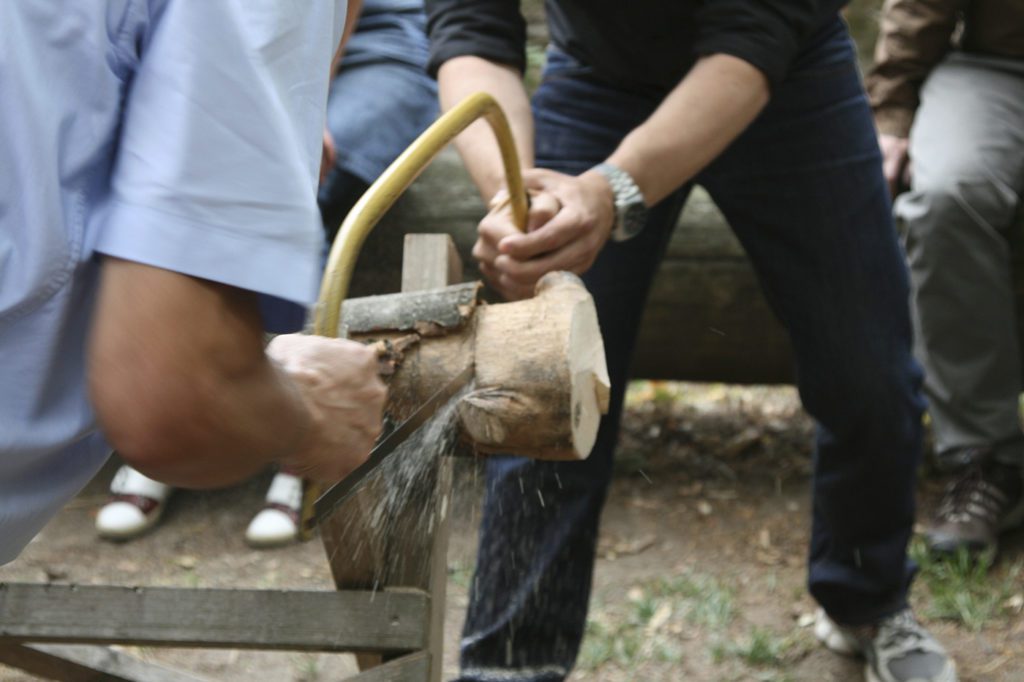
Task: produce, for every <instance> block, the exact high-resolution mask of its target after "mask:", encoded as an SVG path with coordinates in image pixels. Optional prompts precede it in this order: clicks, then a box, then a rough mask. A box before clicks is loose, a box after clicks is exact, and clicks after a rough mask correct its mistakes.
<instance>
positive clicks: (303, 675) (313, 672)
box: [295, 654, 320, 682]
mask: <svg viewBox="0 0 1024 682" xmlns="http://www.w3.org/2000/svg"><path fill="white" fill-rule="evenodd" d="M295 668H296V670H295V672H296V680H298V682H317V680H319V679H320V661H319V660H317V657H316V656H314V655H311V654H305V655H303V656H302V657H301V658H299V659H298V660H297V661H296V662H295Z"/></svg>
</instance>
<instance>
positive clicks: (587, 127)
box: [460, 59, 685, 682]
mask: <svg viewBox="0 0 1024 682" xmlns="http://www.w3.org/2000/svg"><path fill="white" fill-rule="evenodd" d="M554 66H555V71H554V73H551V72H549V73H548V77H547V80H546V81H545V83H544V84H543V85H542V87H541V89H540V91H539V92H538V94H537V96H536V98H535V100H534V109H535V117H536V120H537V150H538V158H537V165H538V166H541V167H546V168H554V169H556V170H562V171H564V172H570V173H578V172H580V171H583V170H585V169H587V168H589V167H590V166H592V165H593V164H595V163H598V162H599V161H601V160H603V159H604V158H606V157H607V155H608V154H610V153H611V151H612V150H613V149H614V147H615V146H616V145H617V144H618V142H619V140H620V139H621V138H622V136H623V135H624V134H625V133H626V132H628V131H629V130H630V129H631V128H632V127H634V126H636V125H637V124H639V123H640V122H641V121H642V120H643V118H644V117H645V116H646V115H647V114H648V113H649V112H650V110H651V107H653V103H651V102H647V101H632V100H630V99H628V98H626V97H624V96H622V95H620V94H618V93H613V92H611V91H610V90H608V89H605V88H602V87H599V86H597V85H595V84H594V83H591V82H588V81H586V80H585V79H580V78H578V77H577V76H579V75H580V74H579V73H577V72H575V71H574V72H566V71H564V70H561V69H559V68H558V67H559V62H558V61H557V59H556V60H555V64H554ZM584 121H586V123H584ZM684 199H685V192H682V191H681V192H679V193H677V194H676V195H675V196H673V197H671V198H670V199H668V200H666V201H665V202H663V203H662V204H661V205H660V206H658V207H657V209H656V210H655V211H654V212H653V215H652V218H651V222H650V224H649V225H648V227H647V229H645V231H644V232H643V233H642V234H641V235H640V236H638V237H637V238H636V239H634V240H632V241H630V242H626V243H624V244H609V246H608V247H606V248H605V250H604V251H603V252H602V254H601V256H600V257H599V258H598V261H597V263H596V264H595V265H594V267H593V268H591V270H590V271H589V272H588V273H586V275H585V276H584V281H585V282H586V283H587V286H588V288H589V289H590V291H591V293H593V295H594V298H595V302H596V304H597V311H598V319H599V322H600V324H601V329H602V332H603V335H604V343H605V350H606V355H607V358H608V369H609V374H610V377H611V380H612V399H611V409H610V411H609V414H608V416H607V417H606V418H605V419H604V421H603V422H602V424H601V429H600V432H599V434H598V439H597V443H596V445H595V447H594V450H593V452H592V453H591V455H590V457H589V458H588V459H587V460H586V461H583V462H537V461H532V460H528V459H524V458H521V457H512V456H508V457H494V458H492V459H491V460H490V461H489V462H488V464H487V490H486V499H485V505H484V512H483V521H482V525H481V531H480V553H479V557H478V559H477V568H476V575H475V577H474V580H473V587H472V590H471V599H470V605H469V610H468V614H467V619H466V626H465V630H464V633H463V640H462V676H461V677H460V680H463V681H464V682H469V681H473V682H486V681H488V680H499V679H500V680H502V681H503V682H504V681H514V682H549V681H557V680H562V679H564V678H565V677H566V675H567V674H568V672H569V670H570V669H571V668H572V665H573V663H574V662H575V660H576V653H577V651H578V649H579V644H580V640H581V639H582V637H583V629H584V625H585V623H586V615H587V603H588V599H589V596H590V584H591V574H592V569H593V563H594V552H595V545H596V540H597V529H598V521H599V518H600V514H601V507H602V505H603V504H604V500H605V493H606V490H607V486H608V482H609V479H610V477H611V471H612V456H613V451H614V447H615V442H616V437H617V433H618V424H619V413H620V410H621V408H622V398H623V392H624V387H625V382H626V375H627V371H628V364H629V357H630V354H631V352H632V348H633V342H634V338H635V336H636V329H637V326H638V325H639V322H640V315H641V313H642V312H643V303H644V300H645V298H646V296H647V291H648V288H649V285H650V281H651V277H652V275H653V273H654V271H655V269H656V268H657V264H658V262H659V261H660V260H661V257H662V255H663V253H664V250H665V245H666V243H667V239H668V235H669V233H670V230H671V227H672V225H674V224H675V219H676V217H677V216H678V214H679V210H680V208H681V207H682V203H683V201H684Z"/></svg>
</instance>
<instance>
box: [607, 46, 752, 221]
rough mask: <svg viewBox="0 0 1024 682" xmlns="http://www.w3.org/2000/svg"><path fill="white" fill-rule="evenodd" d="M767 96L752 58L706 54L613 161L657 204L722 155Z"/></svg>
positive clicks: (613, 157) (635, 131)
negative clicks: (750, 60)
mask: <svg viewBox="0 0 1024 682" xmlns="http://www.w3.org/2000/svg"><path fill="white" fill-rule="evenodd" d="M768 98H769V87H768V80H767V79H766V78H765V76H764V74H763V73H762V72H761V71H759V70H758V69H756V68H755V67H753V66H751V65H750V64H749V63H747V62H745V61H743V60H741V59H738V58H736V57H731V56H728V55H722V54H719V55H712V56H709V57H705V58H703V59H701V60H700V61H698V62H697V64H696V65H695V66H694V67H693V69H691V70H690V73H689V74H687V76H686V78H684V79H683V81H682V82H681V83H680V84H679V85H678V86H676V88H675V89H674V90H673V91H672V92H671V93H669V95H668V97H667V98H666V99H665V100H664V101H663V102H662V103H661V105H660V106H659V107H658V108H657V110H655V112H654V113H653V114H652V115H651V116H650V118H648V119H647V120H646V121H645V122H644V123H643V124H641V125H640V126H639V127H637V128H635V129H634V130H633V131H632V132H630V133H629V135H627V136H626V138H625V139H624V140H623V141H622V143H621V144H620V145H619V147H618V148H617V149H616V150H615V152H614V153H613V154H612V155H611V156H610V157H609V159H608V161H609V162H610V163H612V164H614V165H616V166H618V167H619V168H622V169H623V170H625V171H626V172H628V173H629V174H630V175H631V176H633V179H634V180H635V181H636V183H637V185H638V186H639V187H640V191H641V192H642V193H643V196H644V201H645V203H647V205H649V206H650V205H654V204H656V203H657V202H659V201H661V200H662V199H664V198H665V197H666V196H668V195H669V194H671V193H672V192H674V191H675V190H676V189H678V188H679V187H680V186H682V185H683V184H684V183H686V182H687V181H688V180H690V179H692V178H693V177H694V176H695V175H696V174H697V173H698V172H699V171H700V170H701V169H702V168H704V166H706V165H707V164H708V163H710V162H711V161H712V160H713V159H714V158H715V157H716V156H718V155H719V154H720V153H721V152H722V151H723V150H724V149H725V148H726V146H728V145H729V143H730V142H732V141H733V140H734V139H735V138H736V137H737V136H738V135H739V134H740V133H741V132H743V130H744V129H745V128H746V127H747V126H748V125H750V123H751V122H752V121H753V120H754V119H755V118H756V117H757V115H758V113H759V112H760V111H761V109H762V108H764V106H765V104H767V102H768Z"/></svg>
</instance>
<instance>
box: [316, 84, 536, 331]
mask: <svg viewBox="0 0 1024 682" xmlns="http://www.w3.org/2000/svg"><path fill="white" fill-rule="evenodd" d="M480 118H483V119H485V120H486V121H487V122H488V123H489V124H490V125H491V129H492V130H493V131H494V135H495V137H496V138H497V141H498V147H499V148H500V149H501V157H502V163H503V164H504V166H505V181H506V184H507V185H508V192H509V197H510V201H511V204H512V218H513V220H514V221H515V223H516V225H517V226H519V228H520V229H521V230H523V231H525V229H526V213H527V197H526V191H525V188H524V187H523V177H522V171H521V170H520V167H519V155H518V154H517V153H516V145H515V139H514V138H513V137H512V129H511V128H510V127H509V124H508V119H507V118H506V117H505V113H504V112H503V111H502V110H501V107H500V106H499V105H498V103H497V101H495V99H494V98H493V97H491V96H490V95H488V94H487V93H483V92H478V93H477V94H475V95H470V96H469V97H467V98H466V99H464V100H463V101H462V102H460V103H459V104H458V105H457V106H455V107H453V108H452V109H451V110H450V111H448V112H447V113H446V114H444V115H443V116H441V117H440V118H439V119H437V121H435V122H434V124H433V125H431V126H430V127H429V128H427V129H426V130H425V131H423V133H422V134H421V135H420V136H419V137H418V138H416V141H414V142H413V143H412V144H411V145H409V147H408V148H407V149H406V150H405V151H404V152H402V154H401V155H400V156H399V157H398V158H397V159H395V161H394V162H393V163H392V164H391V165H390V166H388V168H387V170H385V171H384V172H383V173H382V174H381V176H380V177H379V178H377V181H376V182H375V183H373V184H372V185H371V186H370V188H369V189H368V190H366V193H365V194H363V196H362V198H360V199H359V201H358V202H356V205H355V206H353V207H352V210H351V211H349V214H348V216H347V217H346V218H345V221H344V222H343V223H342V224H341V228H340V229H339V230H338V236H337V237H336V238H335V240H334V244H333V245H332V246H331V253H330V256H329V257H328V259H327V268H326V269H325V270H324V276H323V280H322V282H321V284H320V298H319V300H318V301H317V307H316V314H315V317H314V323H313V332H314V333H315V334H319V335H321V336H330V337H335V336H337V335H338V323H339V322H340V318H341V303H342V301H344V300H345V297H346V296H347V295H348V287H349V284H350V283H351V281H352V272H353V271H354V270H355V265H356V259H357V258H358V256H359V250H360V249H361V248H362V246H363V242H364V241H365V240H366V237H367V236H368V235H369V234H370V231H371V230H372V229H373V228H374V226H376V224H377V222H378V221H380V219H381V217H383V215H384V214H385V213H386V212H387V210H388V209H389V208H391V206H392V205H394V203H395V201H397V200H398V197H400V196H401V195H402V193H403V192H405V190H406V189H408V187H409V185H411V184H412V183H413V181H414V180H416V178H417V177H419V175H420V173H422V172H423V171H424V170H425V169H426V168H427V166H429V165H430V162H431V161H433V160H434V157H435V156H437V155H438V153H439V152H440V151H441V150H442V149H444V147H445V146H446V145H447V144H448V143H449V142H451V141H452V140H453V139H455V137H456V136H457V135H458V134H459V133H461V132H462V131H463V130H465V129H466V128H468V127H469V126H470V124H472V123H474V122H476V121H477V120H478V119H480Z"/></svg>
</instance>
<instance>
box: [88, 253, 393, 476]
mask: <svg viewBox="0 0 1024 682" xmlns="http://www.w3.org/2000/svg"><path fill="white" fill-rule="evenodd" d="M283 343H284V344H285V345H287V344H288V342H287V341H284V342H283ZM294 344H298V346H299V348H294V347H293V348H291V349H289V348H285V349H284V350H283V351H282V350H277V351H274V350H273V349H271V352H272V353H274V354H275V355H276V356H277V359H278V361H272V360H271V359H270V358H269V357H268V355H267V354H266V353H264V350H263V334H262V330H261V320H260V316H259V312H258V310H257V305H256V299H255V296H254V295H253V294H251V293H249V292H245V291H242V290H239V289H235V288H232V287H228V286H224V285H220V284H216V283H213V282H210V281H207V280H201V279H196V278H193V277H188V276H185V275H181V274H178V273H174V272H171V271H168V270H162V269H159V268H153V267H149V266H146V265H142V264H139V263H133V262H130V261H125V260H119V259H115V258H106V259H105V260H104V263H103V279H102V284H101V287H100V296H99V301H98V304H97V311H96V316H95V318H94V326H93V330H92V335H91V339H90V348H89V387H90V392H91V395H92V400H93V404H94V406H95V409H96V411H97V414H98V416H99V419H100V423H101V425H102V427H103V429H104V431H105V432H106V435H107V437H108V438H109V440H110V442H111V444H112V445H113V446H114V447H115V448H116V449H117V450H118V451H119V452H120V454H121V455H122V457H124V458H125V459H126V460H127V461H128V462H129V463H130V464H132V465H133V466H135V467H137V468H139V469H140V470H141V471H143V472H144V473H146V474H147V475H149V476H152V477H154V478H157V479H159V480H162V481H164V482H167V483H170V484H173V485H182V486H189V487H208V486H219V485H224V484H228V483H233V482H236V481H238V480H241V479H242V478H244V477H246V476H249V475H251V474H253V473H255V472H257V471H259V470H260V469H261V468H262V467H264V466H266V465H267V464H268V463H270V462H273V461H285V462H287V463H288V464H289V465H291V466H294V467H297V468H298V469H300V470H302V471H305V472H308V473H309V474H310V475H311V476H312V477H314V478H320V479H325V480H336V479H338V478H340V477H342V476H344V475H345V474H346V473H348V472H349V471H351V469H352V468H354V467H355V466H357V465H358V464H359V462H361V461H362V459H363V458H364V457H365V454H366V452H367V451H368V450H369V447H370V445H371V443H372V439H373V438H374V437H375V436H376V433H377V431H378V430H379V426H380V411H381V409H382V406H383V399H384V389H383V386H382V385H381V384H380V382H379V379H377V377H376V359H375V357H374V355H373V353H372V352H371V351H369V350H368V349H366V348H363V347H360V346H358V344H352V343H349V342H344V341H338V340H334V339H317V338H313V337H303V338H301V339H296V340H294V341H293V345H294ZM324 344H326V345H324ZM361 403H362V404H361Z"/></svg>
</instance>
